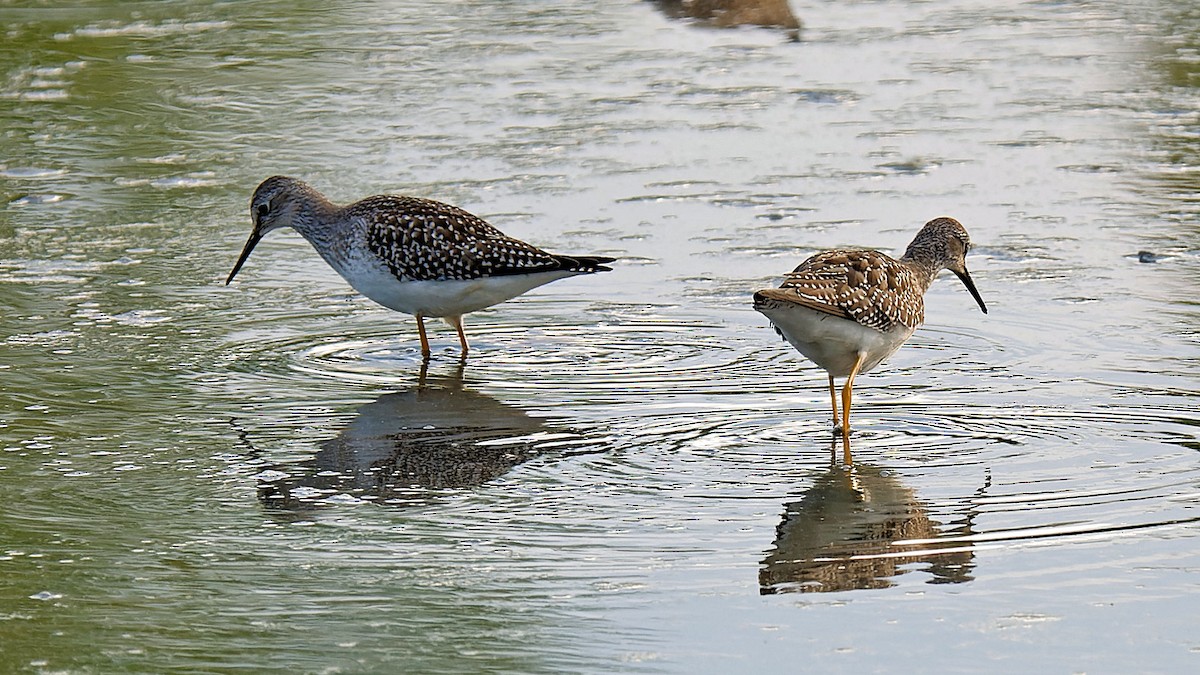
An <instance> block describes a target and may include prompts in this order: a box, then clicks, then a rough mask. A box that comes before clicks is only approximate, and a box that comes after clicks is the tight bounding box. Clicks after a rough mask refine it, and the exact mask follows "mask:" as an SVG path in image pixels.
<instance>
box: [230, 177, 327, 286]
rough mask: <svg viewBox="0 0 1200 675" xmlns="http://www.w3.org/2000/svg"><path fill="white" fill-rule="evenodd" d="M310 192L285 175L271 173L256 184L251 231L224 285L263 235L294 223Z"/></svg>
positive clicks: (299, 182) (252, 201)
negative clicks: (252, 227) (270, 175)
mask: <svg viewBox="0 0 1200 675" xmlns="http://www.w3.org/2000/svg"><path fill="white" fill-rule="evenodd" d="M311 192H313V189H312V188H310V187H309V186H308V185H306V184H305V183H303V182H302V181H299V180H296V179H295V178H288V177H287V176H272V177H270V178H268V179H266V180H264V181H263V182H262V183H261V184H259V186H258V189H256V190H255V191H254V197H253V198H251V200H250V218H251V220H253V221H254V229H253V230H251V231H250V238H249V239H247V240H246V245H245V247H243V248H242V255H241V256H239V257H238V261H237V263H236V264H234V266H233V271H232V272H230V273H229V278H228V279H226V280H225V285H227V286H228V285H229V283H230V282H231V281H233V277H235V276H236V275H237V273H238V270H240V269H242V265H244V264H245V263H246V259H247V258H249V257H250V252H251V251H253V250H254V247H255V246H257V245H258V242H260V241H262V238H263V236H265V235H266V234H267V233H268V232H270V231H272V230H278V229H279V228H281V227H292V226H294V224H295V222H296V220H297V219H298V218H299V217H300V215H301V214H300V207H301V205H302V204H303V203H304V201H305V197H306V196H308V193H311Z"/></svg>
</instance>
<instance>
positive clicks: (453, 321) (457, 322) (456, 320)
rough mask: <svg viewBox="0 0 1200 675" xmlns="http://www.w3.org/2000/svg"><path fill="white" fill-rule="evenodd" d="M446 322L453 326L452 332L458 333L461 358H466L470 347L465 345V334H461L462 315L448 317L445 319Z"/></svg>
mask: <svg viewBox="0 0 1200 675" xmlns="http://www.w3.org/2000/svg"><path fill="white" fill-rule="evenodd" d="M446 321H447V322H448V323H449V324H450V325H451V326H454V330H457V331H458V344H460V345H462V353H463V356H466V355H467V352H469V351H471V346H470V345H468V344H467V334H466V333H464V332H463V320H462V315H461V314H460V315H459V316H448V317H446Z"/></svg>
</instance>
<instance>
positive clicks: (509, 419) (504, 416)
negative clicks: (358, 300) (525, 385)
mask: <svg viewBox="0 0 1200 675" xmlns="http://www.w3.org/2000/svg"><path fill="white" fill-rule="evenodd" d="M462 378H463V364H462V363H460V364H459V365H458V367H457V368H456V369H455V371H454V373H453V374H452V375H450V376H443V377H427V376H426V368H425V367H423V368H422V370H421V377H420V380H419V381H418V383H417V385H416V386H414V387H411V388H410V389H407V390H405V391H399V392H393V393H388V394H383V395H382V396H380V397H379V398H377V399H375V400H374V401H372V402H371V403H368V404H366V405H363V406H362V407H360V408H359V409H358V416H357V417H355V418H354V420H352V421H351V422H350V424H349V425H347V426H346V427H345V428H344V429H342V430H341V432H340V433H339V434H338V435H337V437H335V438H332V439H329V440H327V441H325V442H323V443H322V444H321V446H320V450H319V451H318V452H317V453H316V455H315V456H314V457H313V458H312V459H310V460H307V461H304V462H301V463H299V464H288V465H284V466H276V467H275V468H274V470H272V471H268V472H263V473H262V474H260V484H259V498H260V499H261V500H262V501H263V502H264V503H265V504H267V505H269V506H273V507H282V508H299V509H304V508H312V507H314V506H319V505H322V504H329V503H331V502H336V501H338V500H339V499H340V500H349V499H364V498H365V499H370V500H372V501H376V502H378V503H387V504H415V503H422V502H428V501H429V500H430V499H431V498H433V497H434V496H436V495H437V494H438V493H439V492H440V491H444V490H447V489H455V488H467V487H474V486H477V485H481V484H483V483H485V482H487V481H489V480H492V479H494V478H497V477H499V476H501V475H503V474H504V473H505V472H507V471H508V470H509V469H511V468H513V467H514V466H516V465H518V464H520V463H521V462H524V461H526V460H529V459H531V458H533V457H536V456H538V455H540V454H542V453H543V452H546V451H548V450H550V449H552V448H560V447H561V446H563V445H571V444H573V443H572V441H571V440H570V439H575V441H576V442H577V441H578V439H579V437H578V436H577V435H575V434H571V433H556V432H554V431H552V430H549V429H547V428H546V427H545V425H544V424H543V422H542V421H541V420H538V419H535V418H532V417H529V416H528V415H527V414H526V413H525V411H523V410H521V409H520V408H516V407H513V406H510V405H507V404H504V403H501V402H500V401H497V400H496V399H494V398H492V397H491V396H488V395H486V394H481V393H479V392H475V391H471V390H470V389H466V388H464V387H463V379H462ZM264 476H265V477H264Z"/></svg>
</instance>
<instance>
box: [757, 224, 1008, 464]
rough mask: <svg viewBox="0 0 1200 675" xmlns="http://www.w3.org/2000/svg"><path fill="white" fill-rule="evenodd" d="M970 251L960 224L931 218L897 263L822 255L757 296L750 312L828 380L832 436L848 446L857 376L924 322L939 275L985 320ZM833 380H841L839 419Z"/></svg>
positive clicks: (842, 253) (876, 256)
mask: <svg viewBox="0 0 1200 675" xmlns="http://www.w3.org/2000/svg"><path fill="white" fill-rule="evenodd" d="M970 248H971V240H970V238H969V237H968V236H967V230H966V229H965V228H964V227H963V226H962V224H961V223H959V222H958V221H957V220H955V219H953V218H945V217H943V218H934V219H933V220H931V221H929V222H928V223H926V224H925V227H923V228H921V231H920V232H918V233H917V236H916V238H914V239H913V240H912V243H911V244H909V245H908V250H907V251H905V252H904V255H903V256H902V257H901V258H900V259H899V260H896V259H894V258H891V257H888V256H887V255H884V254H883V253H880V252H878V251H867V250H834V251H823V252H821V253H817V254H816V255H814V256H812V257H811V258H809V259H808V260H805V261H804V262H802V263H800V265H799V266H798V267H797V268H796V269H795V270H793V271H792V272H791V273H790V274H787V275H785V278H784V282H783V285H782V286H780V287H779V288H767V289H763V290H760V291H757V292H755V294H754V309H756V310H758V311H759V312H762V313H763V314H765V315H766V316H767V318H768V319H770V320H771V323H772V324H773V325H774V326H775V331H776V332H778V333H779V335H780V336H782V337H783V339H784V340H786V341H788V342H789V343H791V345H792V346H793V347H795V348H796V350H797V351H799V352H800V353H801V354H803V355H804V356H806V357H808V359H809V360H811V361H812V362H813V363H815V364H817V365H818V366H820V367H821V368H824V369H825V371H826V372H827V373H828V375H829V397H830V399H831V400H832V402H833V426H834V430H835V431H836V430H838V429H839V428H840V430H841V432H842V435H843V438H845V439H847V442H848V439H849V436H850V399H851V392H852V390H853V388H854V378H855V376H857V375H858V374H859V373H866V372H868V371H870V370H871V369H872V368H874V367H875V366H878V365H879V364H880V363H881V362H882V361H883V360H884V359H886V358H887V357H889V356H891V355H892V354H893V353H895V351H896V350H897V349H899V348H900V345H902V344H904V342H905V341H906V340H908V338H909V337H911V336H912V334H913V331H915V330H916V328H917V326H919V325H920V324H921V323H922V322H923V321H924V320H925V300H924V296H925V291H927V290H929V286H930V284H932V283H933V280H934V278H935V277H936V276H937V274H938V272H940V271H942V270H943V269H948V270H950V271H951V272H953V273H954V274H955V275H956V276H957V277H958V278H959V279H960V280H962V282H963V284H964V285H965V286H966V287H967V290H968V291H970V292H971V295H972V296H973V297H974V298H975V302H977V303H979V308H980V309H981V310H983V313H984V314H987V305H985V304H984V303H983V298H981V297H979V291H977V290H976V289H975V283H974V282H973V281H971V275H970V274H969V273H968V272H967V263H966V255H967V251H968V250H970ZM835 376H836V377H845V378H846V385H845V386H844V387H843V388H842V418H841V419H840V420H839V419H838V397H837V391H836V389H835V387H834V383H833V378H834V377H835ZM847 447H848V446H847Z"/></svg>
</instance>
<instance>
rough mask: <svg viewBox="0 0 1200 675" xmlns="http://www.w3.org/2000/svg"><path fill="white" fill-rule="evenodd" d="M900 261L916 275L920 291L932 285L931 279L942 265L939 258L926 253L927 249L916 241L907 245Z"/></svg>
mask: <svg viewBox="0 0 1200 675" xmlns="http://www.w3.org/2000/svg"><path fill="white" fill-rule="evenodd" d="M900 262H902V263H904V265H905V266H906V267H908V269H910V270H912V272H913V274H915V275H916V277H917V280H918V281H920V283H921V292H922V293H924V292H925V291H927V290H929V287H930V286H932V285H933V280H934V279H935V278H937V275H938V272H941V271H942V268H943V267H944V265H942V262H941V260H940V259H939V258H937V257H935V256H932V255H928V251H926V250H925V249H924V248H922V247H920V246H917V245H916V242H913V244H912V245H910V246H909V247H908V250H907V251H905V252H904V255H903V256H901V258H900Z"/></svg>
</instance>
